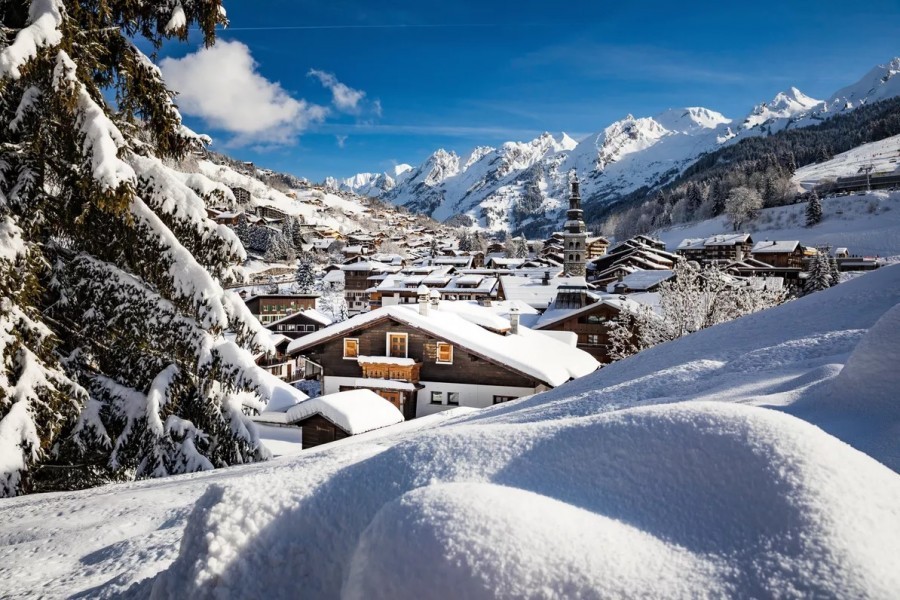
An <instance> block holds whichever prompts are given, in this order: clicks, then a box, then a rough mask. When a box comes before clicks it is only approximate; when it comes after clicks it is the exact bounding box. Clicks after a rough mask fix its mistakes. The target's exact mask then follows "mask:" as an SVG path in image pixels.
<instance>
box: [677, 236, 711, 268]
mask: <svg viewBox="0 0 900 600" xmlns="http://www.w3.org/2000/svg"><path fill="white" fill-rule="evenodd" d="M675 253H676V254H678V255H679V256H682V257H684V259H685V260H691V261H694V262H696V263H703V261H704V260H706V238H686V239H684V240H681V243H680V244H678V247H677V248H675Z"/></svg>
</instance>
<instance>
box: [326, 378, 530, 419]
mask: <svg viewBox="0 0 900 600" xmlns="http://www.w3.org/2000/svg"><path fill="white" fill-rule="evenodd" d="M358 380H359V378H357V377H333V376H326V377H325V381H324V384H323V386H322V394H336V393H337V392H339V391H340V387H341V386H342V385H351V386H352V385H355V384H356V382H357V381H358ZM419 384H420V385H423V386H425V387H424V388H423V389H421V390H419V396H418V402H417V404H416V416H417V417H424V416H425V415H431V414H434V413H437V412H441V411H442V410H447V409H449V408H456V405H449V404H447V393H448V392H458V393H459V406H468V407H470V408H486V407H488V406H493V404H494V396H513V397H515V398H521V397H522V396H530V395H531V394H534V393H537V392H538V391H540V390H538V389H536V388H529V387H509V386H504V385H477V384H464V383H445V382H442V381H420V382H419ZM431 392H443V393H444V398H443V402H444V403H443V404H431Z"/></svg>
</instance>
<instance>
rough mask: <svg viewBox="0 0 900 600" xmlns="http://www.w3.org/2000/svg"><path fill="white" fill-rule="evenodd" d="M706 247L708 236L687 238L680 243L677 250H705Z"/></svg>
mask: <svg viewBox="0 0 900 600" xmlns="http://www.w3.org/2000/svg"><path fill="white" fill-rule="evenodd" d="M705 247H706V238H686V239H683V240H681V243H680V244H678V248H677V250H703V248H705Z"/></svg>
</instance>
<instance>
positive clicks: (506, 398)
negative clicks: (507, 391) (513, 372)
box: [494, 396, 516, 404]
mask: <svg viewBox="0 0 900 600" xmlns="http://www.w3.org/2000/svg"><path fill="white" fill-rule="evenodd" d="M515 399H516V397H515V396H494V404H501V403H503V402H509V401H510V400H515Z"/></svg>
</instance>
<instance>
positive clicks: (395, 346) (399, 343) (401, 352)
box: [387, 333, 408, 358]
mask: <svg viewBox="0 0 900 600" xmlns="http://www.w3.org/2000/svg"><path fill="white" fill-rule="evenodd" d="M387 336H388V344H387V346H388V356H393V357H394V358H406V342H407V339H408V337H407V335H406V334H405V333H389V334H387Z"/></svg>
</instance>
